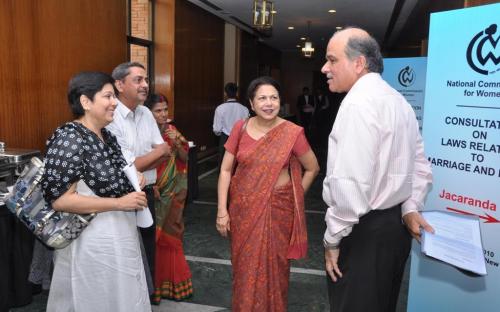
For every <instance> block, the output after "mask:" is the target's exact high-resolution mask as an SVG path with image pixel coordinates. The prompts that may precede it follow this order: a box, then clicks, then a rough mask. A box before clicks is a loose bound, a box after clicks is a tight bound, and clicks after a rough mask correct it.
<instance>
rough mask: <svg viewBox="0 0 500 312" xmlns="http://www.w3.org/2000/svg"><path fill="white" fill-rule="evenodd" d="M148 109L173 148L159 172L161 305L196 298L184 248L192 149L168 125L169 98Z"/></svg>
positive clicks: (157, 296)
mask: <svg viewBox="0 0 500 312" xmlns="http://www.w3.org/2000/svg"><path fill="white" fill-rule="evenodd" d="M144 106H146V107H148V108H149V109H150V110H151V112H152V113H153V116H154V117H155V119H156V123H157V124H158V127H159V128H160V132H161V133H162V136H163V139H164V140H165V142H167V143H168V145H170V146H171V147H172V153H171V156H170V157H169V158H168V159H167V160H166V161H163V162H162V163H161V164H159V166H158V167H157V168H156V169H157V177H158V178H157V181H156V189H157V190H158V193H157V194H156V196H157V200H156V204H155V208H156V224H157V228H156V259H155V266H156V267H155V276H154V284H155V293H154V295H153V298H152V303H153V304H159V303H160V301H161V299H162V298H165V299H173V300H183V299H186V298H188V297H190V296H191V295H192V294H193V286H192V283H191V271H190V270H189V266H188V264H187V262H186V257H185V256H184V251H183V248H182V235H183V233H184V222H183V219H182V212H183V210H184V204H185V202H186V195H187V159H188V156H187V155H188V150H189V145H188V142H187V140H186V139H185V138H184V136H182V134H181V133H180V132H179V131H178V130H177V128H176V127H175V126H173V125H172V124H169V122H168V119H167V118H168V107H167V98H166V97H165V96H163V95H159V94H152V95H150V96H149V98H148V99H147V100H146V102H145V103H144ZM155 193H156V192H155Z"/></svg>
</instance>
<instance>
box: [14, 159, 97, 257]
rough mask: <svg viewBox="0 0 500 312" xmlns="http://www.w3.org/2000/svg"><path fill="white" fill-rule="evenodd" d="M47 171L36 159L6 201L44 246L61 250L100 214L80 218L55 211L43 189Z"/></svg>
mask: <svg viewBox="0 0 500 312" xmlns="http://www.w3.org/2000/svg"><path fill="white" fill-rule="evenodd" d="M44 170H45V168H44V163H43V162H42V161H41V160H40V159H38V158H37V157H33V158H32V159H31V161H30V163H29V165H27V166H26V168H25V169H24V170H23V172H22V173H21V175H20V176H19V178H18V179H17V181H16V184H15V185H14V188H13V190H12V192H11V193H10V194H9V195H8V196H7V198H6V199H5V205H6V206H7V208H8V209H9V210H10V211H11V212H12V213H14V214H15V215H16V216H17V218H18V219H19V220H20V221H21V222H22V223H23V224H24V225H26V226H27V227H28V229H30V231H31V232H32V233H33V234H34V235H35V236H36V237H37V238H38V239H39V240H40V241H41V242H43V243H44V244H45V245H47V246H48V247H52V248H55V249H60V248H64V247H66V246H68V245H69V244H70V243H71V242H72V241H73V240H75V239H76V238H78V236H80V234H81V233H82V231H83V230H84V229H85V228H86V227H87V226H88V224H89V222H90V221H91V220H92V219H93V218H94V217H95V215H96V214H95V213H92V214H86V215H79V214H74V213H68V212H61V211H55V210H54V209H52V207H51V206H50V205H48V204H47V203H46V202H45V200H44V198H43V194H42V189H41V185H40V182H41V180H42V176H43V173H44Z"/></svg>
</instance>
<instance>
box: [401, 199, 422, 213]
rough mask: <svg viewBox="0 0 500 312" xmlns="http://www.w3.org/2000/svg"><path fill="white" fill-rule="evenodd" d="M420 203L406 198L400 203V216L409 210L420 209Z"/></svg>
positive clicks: (415, 210)
mask: <svg viewBox="0 0 500 312" xmlns="http://www.w3.org/2000/svg"><path fill="white" fill-rule="evenodd" d="M422 208H423V207H422V205H419V204H418V203H417V202H416V201H415V200H413V199H411V198H410V199H408V200H407V201H405V202H404V203H403V204H402V205H401V216H402V217H403V216H405V215H407V214H409V213H410V212H418V211H421V210H422Z"/></svg>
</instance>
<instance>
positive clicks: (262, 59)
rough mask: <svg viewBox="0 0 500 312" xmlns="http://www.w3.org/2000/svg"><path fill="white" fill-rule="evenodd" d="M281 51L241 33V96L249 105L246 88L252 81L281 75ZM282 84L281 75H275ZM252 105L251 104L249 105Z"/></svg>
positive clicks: (243, 101)
mask: <svg viewBox="0 0 500 312" xmlns="http://www.w3.org/2000/svg"><path fill="white" fill-rule="evenodd" d="M280 72H281V52H280V51H278V50H276V49H274V48H271V47H269V46H267V45H265V44H262V43H260V42H259V41H258V39H257V37H255V36H253V35H250V34H248V33H246V32H242V33H241V58H240V86H239V87H240V97H241V101H242V103H244V104H245V105H248V106H249V103H248V101H247V99H246V90H247V88H248V85H249V84H250V82H251V81H252V80H253V79H255V78H257V77H259V76H263V75H266V76H273V73H274V76H280V75H281V74H280ZM274 76H273V78H275V79H276V80H278V81H279V82H280V83H281V85H283V83H282V81H280V80H281V79H280V77H274ZM249 107H250V106H249Z"/></svg>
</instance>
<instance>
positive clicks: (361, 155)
mask: <svg viewBox="0 0 500 312" xmlns="http://www.w3.org/2000/svg"><path fill="white" fill-rule="evenodd" d="M382 70H383V60H382V56H381V53H380V48H379V46H378V44H377V42H376V41H375V39H373V38H372V37H371V36H370V35H369V34H368V33H367V32H366V31H364V30H362V29H359V28H347V29H344V30H342V31H339V32H337V33H335V34H334V35H333V37H332V38H331V39H330V42H329V43H328V47H327V52H326V63H325V65H324V66H323V68H322V70H321V71H322V72H323V73H324V74H326V76H327V79H328V86H329V89H330V91H332V92H348V93H347V95H346V97H345V98H344V100H343V101H342V104H341V106H340V109H339V112H338V115H337V119H336V120H335V124H334V125H333V129H332V132H331V134H330V136H329V140H328V161H327V173H326V178H325V180H324V183H323V199H324V201H325V202H326V204H327V205H328V210H327V213H326V217H325V220H326V223H327V230H326V232H325V235H324V246H325V262H326V271H327V273H328V275H329V278H328V293H329V297H330V309H331V311H335V312H340V311H349V312H358V311H360V312H361V311H363V312H364V311H371V312H377V311H378V312H387V311H395V309H396V303H397V298H398V294H399V288H400V284H401V278H402V274H403V271H404V267H405V263H406V260H407V258H408V255H409V251H410V246H411V236H410V235H412V236H413V237H415V238H417V239H419V238H420V230H421V228H423V229H424V230H426V231H430V232H432V231H433V229H432V227H430V226H429V225H428V224H427V222H425V220H424V219H423V218H422V216H421V215H420V213H419V211H420V210H421V209H422V208H423V205H424V200H425V198H426V195H427V193H428V192H429V190H430V187H431V183H432V173H431V168H430V164H429V162H428V161H427V159H426V158H425V155H424V147H423V142H422V138H421V136H420V132H419V127H418V123H417V120H416V118H415V114H414V112H413V110H412V108H411V106H410V105H409V104H408V103H407V101H406V100H405V99H404V97H403V96H402V95H401V94H399V93H398V92H397V91H396V90H394V89H393V88H392V87H390V86H389V85H388V84H387V83H386V82H385V81H384V80H382V78H381V76H380V73H381V72H382ZM401 218H402V219H403V220H404V224H406V227H405V226H404V224H403V223H402V222H401Z"/></svg>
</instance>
